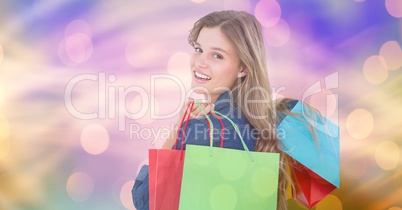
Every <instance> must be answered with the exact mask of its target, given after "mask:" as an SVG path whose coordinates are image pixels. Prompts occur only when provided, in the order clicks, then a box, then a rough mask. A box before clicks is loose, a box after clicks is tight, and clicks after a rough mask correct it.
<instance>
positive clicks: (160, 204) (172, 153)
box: [149, 103, 224, 210]
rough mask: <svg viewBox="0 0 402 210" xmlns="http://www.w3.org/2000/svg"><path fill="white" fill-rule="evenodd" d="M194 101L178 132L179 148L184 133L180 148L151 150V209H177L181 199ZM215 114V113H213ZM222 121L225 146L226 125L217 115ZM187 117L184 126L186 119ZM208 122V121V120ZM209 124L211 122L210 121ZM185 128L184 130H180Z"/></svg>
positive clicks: (188, 108)
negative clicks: (185, 152)
mask: <svg viewBox="0 0 402 210" xmlns="http://www.w3.org/2000/svg"><path fill="white" fill-rule="evenodd" d="M193 105H194V103H191V104H190V105H189V106H188V107H187V109H186V112H185V114H184V116H183V119H182V120H181V123H180V128H182V127H183V129H179V130H178V132H177V137H176V143H175V146H174V148H175V149H176V148H177V144H178V139H179V135H180V133H181V134H182V141H181V148H180V150H171V149H150V150H149V209H150V210H161V209H162V210H177V209H178V208H179V201H180V189H181V181H182V175H183V165H184V150H183V147H184V137H185V133H186V128H187V124H188V121H189V119H190V113H191V110H192V108H193ZM213 115H215V114H213ZM215 117H216V118H217V119H218V120H219V121H220V124H221V127H222V132H221V139H220V147H222V146H223V139H224V136H223V135H224V132H223V129H224V125H223V122H222V120H221V119H220V118H219V117H218V116H216V115H215ZM185 118H187V121H186V123H185V125H184V126H183V121H184V119H185ZM207 122H208V121H207ZM208 125H209V122H208ZM181 130H183V132H180V131H181Z"/></svg>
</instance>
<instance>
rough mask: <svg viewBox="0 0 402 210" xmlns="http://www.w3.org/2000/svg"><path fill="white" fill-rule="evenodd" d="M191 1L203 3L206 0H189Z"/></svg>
mask: <svg viewBox="0 0 402 210" xmlns="http://www.w3.org/2000/svg"><path fill="white" fill-rule="evenodd" d="M191 1H192V2H194V3H197V4H201V3H204V2H205V1H207V0H191Z"/></svg>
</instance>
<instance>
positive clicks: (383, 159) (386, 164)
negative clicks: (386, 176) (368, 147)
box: [375, 141, 400, 170]
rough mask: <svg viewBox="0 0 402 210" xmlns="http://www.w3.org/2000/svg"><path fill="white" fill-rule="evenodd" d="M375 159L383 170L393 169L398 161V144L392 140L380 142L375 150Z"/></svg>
mask: <svg viewBox="0 0 402 210" xmlns="http://www.w3.org/2000/svg"><path fill="white" fill-rule="evenodd" d="M375 160H376V162H377V164H378V166H379V167H380V168H382V169H384V170H393V169H395V168H396V166H397V165H398V163H399V162H400V158H399V146H398V145H397V144H396V143H395V142H393V141H383V142H381V143H380V144H379V145H378V146H377V148H376V150H375Z"/></svg>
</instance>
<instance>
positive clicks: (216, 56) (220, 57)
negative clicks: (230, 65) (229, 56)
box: [213, 54, 223, 59]
mask: <svg viewBox="0 0 402 210" xmlns="http://www.w3.org/2000/svg"><path fill="white" fill-rule="evenodd" d="M213 57H214V58H218V59H222V58H223V57H222V56H221V55H219V54H214V55H213Z"/></svg>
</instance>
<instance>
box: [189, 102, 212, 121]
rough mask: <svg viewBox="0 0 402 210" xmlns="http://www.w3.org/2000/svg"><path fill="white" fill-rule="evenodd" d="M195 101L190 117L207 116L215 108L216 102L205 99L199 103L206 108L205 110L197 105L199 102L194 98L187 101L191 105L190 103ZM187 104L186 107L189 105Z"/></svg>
mask: <svg viewBox="0 0 402 210" xmlns="http://www.w3.org/2000/svg"><path fill="white" fill-rule="evenodd" d="M192 102H194V105H193V109H192V110H191V113H190V118H202V117H205V114H209V113H210V112H211V111H213V110H214V108H215V104H213V103H207V102H203V101H198V102H199V104H200V105H201V106H202V108H203V109H204V112H203V111H202V110H201V108H200V107H199V106H198V105H197V102H195V101H194V99H189V100H188V101H187V106H189V105H190V103H192ZM187 106H185V107H187Z"/></svg>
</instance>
